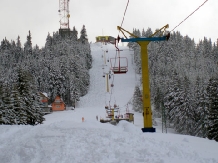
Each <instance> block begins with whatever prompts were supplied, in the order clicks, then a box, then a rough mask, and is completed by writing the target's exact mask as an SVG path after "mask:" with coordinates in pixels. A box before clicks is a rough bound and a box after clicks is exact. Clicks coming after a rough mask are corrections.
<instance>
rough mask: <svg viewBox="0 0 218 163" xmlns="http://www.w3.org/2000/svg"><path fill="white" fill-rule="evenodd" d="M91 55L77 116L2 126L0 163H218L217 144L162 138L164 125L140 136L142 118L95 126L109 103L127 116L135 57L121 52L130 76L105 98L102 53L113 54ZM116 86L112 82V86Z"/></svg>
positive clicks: (119, 78)
mask: <svg viewBox="0 0 218 163" xmlns="http://www.w3.org/2000/svg"><path fill="white" fill-rule="evenodd" d="M91 49H92V56H93V67H92V69H91V70H90V81H91V83H90V88H89V92H88V94H87V95H85V96H84V97H82V98H81V100H80V102H79V103H78V104H77V105H76V109H75V110H66V111H60V112H53V113H52V114H49V115H46V116H45V118H46V121H45V122H44V124H42V125H37V126H24V125H23V126H22V125H19V126H16V125H13V126H7V125H1V126H0V163H145V162H146V163H218V155H217V150H218V142H215V141H212V140H207V139H203V138H197V137H192V136H186V135H179V134H173V133H167V134H162V133H161V130H160V129H161V126H160V125H158V126H154V127H155V128H156V129H157V132H156V133H142V132H141V128H142V127H143V126H142V125H143V119H142V115H141V114H140V113H135V123H134V124H132V123H129V122H126V121H121V122H120V123H119V124H118V125H117V126H113V125H110V124H102V123H100V122H99V121H97V120H96V115H98V116H99V117H101V118H105V116H106V112H105V109H104V107H105V105H108V104H109V101H110V104H111V105H114V103H116V104H117V105H119V106H120V108H121V114H123V113H125V109H126V104H127V103H128V102H129V100H130V99H131V98H132V95H133V92H134V87H135V82H136V77H137V76H136V75H135V73H134V66H133V64H132V60H131V59H132V55H131V53H132V52H131V51H129V50H128V48H126V47H122V46H121V47H120V49H123V51H122V52H121V56H125V57H127V58H128V62H129V63H128V69H129V70H128V72H127V74H121V75H117V74H116V75H114V87H113V90H112V94H110V93H108V92H106V82H105V78H103V77H102V76H103V73H104V72H107V71H108V70H109V69H110V66H109V65H108V64H109V62H107V61H106V62H105V60H104V51H105V50H108V53H107V54H105V58H106V60H107V59H108V58H111V57H115V54H116V51H115V48H114V47H113V46H112V45H104V46H102V45H101V44H99V43H95V44H91ZM102 55H103V58H102ZM105 63H106V64H105ZM102 68H104V69H102ZM112 81H113V80H112V78H111V79H110V80H109V83H110V84H111V83H112ZM110 91H111V90H110ZM129 109H130V111H131V108H129ZM82 117H84V119H85V121H84V122H82Z"/></svg>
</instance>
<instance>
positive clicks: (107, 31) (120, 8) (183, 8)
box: [0, 0, 218, 47]
mask: <svg viewBox="0 0 218 163" xmlns="http://www.w3.org/2000/svg"><path fill="white" fill-rule="evenodd" d="M204 1H205V0H191V1H190V0H182V1H181V0H180V1H179V0H177V1H176V0H164V1H163V0H146V1H145V0H130V2H129V6H128V10H127V13H126V16H125V21H124V24H123V28H124V29H126V30H129V31H130V32H132V29H133V28H138V29H142V28H145V29H147V28H148V27H151V28H152V30H153V31H154V30H155V29H156V28H161V27H163V26H164V25H166V24H169V26H170V28H169V30H172V29H173V28H174V27H175V26H176V25H178V24H179V23H180V22H181V21H182V20H184V18H186V17H187V16H188V15H189V14H190V13H192V12H193V11H194V10H195V9H196V8H197V7H198V6H200V5H201V4H202V3H203V2H204ZM126 4H127V0H91V1H90V0H79V1H76V0H70V15H71V18H70V27H71V28H73V26H75V27H76V29H77V30H78V31H79V32H80V30H81V28H82V25H83V24H84V25H85V26H86V29H87V34H88V37H89V41H92V42H93V41H95V36H98V35H102V33H103V34H104V35H112V36H115V37H116V36H117V35H118V31H117V29H116V26H117V25H120V24H121V22H122V19H123V14H124V10H125V8H126ZM58 5H59V0H19V1H18V0H0V20H1V31H0V40H2V39H3V38H4V37H5V36H6V37H7V39H8V40H11V39H13V40H16V38H17V36H18V35H20V37H21V41H22V43H24V42H25V41H26V36H27V34H28V31H29V30H30V31H31V33H32V37H33V45H35V44H38V45H39V46H40V47H41V46H44V44H45V39H46V36H47V34H48V32H50V33H53V32H54V31H57V30H58V29H59V15H58V9H59V6H58ZM217 11H218V1H217V0H208V2H207V3H206V4H205V5H204V6H203V7H202V8H200V9H199V10H198V11H197V12H196V13H195V14H194V15H192V16H191V17H190V18H189V19H188V20H186V21H185V22H184V23H183V24H181V25H180V26H179V27H178V28H177V29H176V30H179V31H180V32H181V33H182V34H183V35H186V34H187V35H189V36H190V37H191V38H195V40H196V41H198V40H199V39H203V37H204V36H206V37H207V38H211V39H212V41H213V42H216V40H217V38H218V32H217V27H218V17H217Z"/></svg>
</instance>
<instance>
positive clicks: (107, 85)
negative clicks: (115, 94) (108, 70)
mask: <svg viewBox="0 0 218 163" xmlns="http://www.w3.org/2000/svg"><path fill="white" fill-rule="evenodd" d="M106 89H107V92H109V81H108V74H106Z"/></svg>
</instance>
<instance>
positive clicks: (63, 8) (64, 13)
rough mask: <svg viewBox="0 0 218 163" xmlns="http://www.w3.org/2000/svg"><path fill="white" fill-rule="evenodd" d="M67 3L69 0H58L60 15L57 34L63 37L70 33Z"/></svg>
mask: <svg viewBox="0 0 218 163" xmlns="http://www.w3.org/2000/svg"><path fill="white" fill-rule="evenodd" d="M69 3H70V0H59V10H58V12H59V15H60V29H59V34H60V35H61V36H63V37H65V36H66V35H70V33H71V31H70V26H69V18H70V11H69Z"/></svg>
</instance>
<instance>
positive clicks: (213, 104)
mask: <svg viewBox="0 0 218 163" xmlns="http://www.w3.org/2000/svg"><path fill="white" fill-rule="evenodd" d="M207 93H208V97H209V115H208V138H209V139H214V140H216V141H218V79H217V78H211V79H210V80H209V83H208V87H207Z"/></svg>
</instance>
